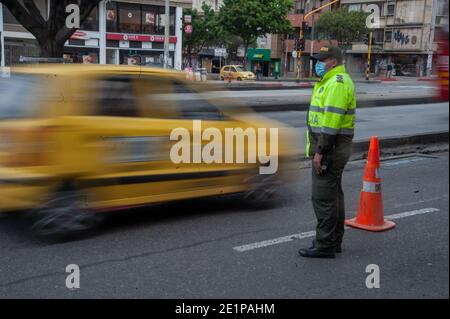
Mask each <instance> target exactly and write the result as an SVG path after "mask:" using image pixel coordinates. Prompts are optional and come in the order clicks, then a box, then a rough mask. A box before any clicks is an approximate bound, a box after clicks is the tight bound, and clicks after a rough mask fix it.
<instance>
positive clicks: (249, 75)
mask: <svg viewBox="0 0 450 319" xmlns="http://www.w3.org/2000/svg"><path fill="white" fill-rule="evenodd" d="M230 78H231V79H232V80H237V81H244V80H254V79H255V78H256V76H255V73H253V72H250V71H244V69H243V68H242V66H241V65H225V66H223V67H222V69H221V70H220V79H221V80H222V81H224V80H229V79H230Z"/></svg>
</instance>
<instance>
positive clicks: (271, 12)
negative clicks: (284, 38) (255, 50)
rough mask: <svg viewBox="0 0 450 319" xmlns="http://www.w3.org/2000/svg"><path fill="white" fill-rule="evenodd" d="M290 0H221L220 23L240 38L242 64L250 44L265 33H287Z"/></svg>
mask: <svg viewBox="0 0 450 319" xmlns="http://www.w3.org/2000/svg"><path fill="white" fill-rule="evenodd" d="M292 7H293V2H292V1H291V0H224V2H223V6H222V7H221V9H220V24H221V25H222V26H223V28H224V30H225V31H227V32H229V33H230V34H232V35H236V36H238V37H240V38H241V39H242V42H243V45H244V54H245V55H244V65H246V62H247V51H248V48H249V45H250V44H252V43H254V42H255V41H256V39H257V38H258V37H260V36H264V35H266V34H270V33H272V34H277V33H288V32H290V30H291V28H292V27H291V23H290V21H289V20H287V14H288V13H289V10H290V9H291V8H292Z"/></svg>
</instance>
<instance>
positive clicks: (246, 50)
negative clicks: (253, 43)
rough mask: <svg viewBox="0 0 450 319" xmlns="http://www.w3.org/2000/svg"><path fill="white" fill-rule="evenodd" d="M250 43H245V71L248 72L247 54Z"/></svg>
mask: <svg viewBox="0 0 450 319" xmlns="http://www.w3.org/2000/svg"><path fill="white" fill-rule="evenodd" d="M248 46H249V44H248V42H247V41H246V42H244V70H247V52H248Z"/></svg>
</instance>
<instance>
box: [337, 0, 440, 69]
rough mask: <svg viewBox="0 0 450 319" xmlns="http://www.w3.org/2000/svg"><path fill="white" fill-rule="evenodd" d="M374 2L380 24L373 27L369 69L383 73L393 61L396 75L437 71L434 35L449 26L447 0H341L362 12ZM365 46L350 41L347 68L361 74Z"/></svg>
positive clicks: (365, 58) (364, 60) (366, 48)
mask: <svg viewBox="0 0 450 319" xmlns="http://www.w3.org/2000/svg"><path fill="white" fill-rule="evenodd" d="M370 4H375V5H376V6H378V9H379V10H378V11H379V13H380V17H379V23H378V25H377V26H376V27H375V28H374V29H373V30H372V32H373V33H372V43H373V46H372V58H371V72H373V73H376V75H380V76H384V75H385V73H386V69H387V65H388V64H393V65H394V69H395V74H396V75H405V76H426V75H430V74H435V73H436V68H435V65H436V59H437V56H436V51H437V43H436V41H435V38H436V37H435V34H436V33H437V32H439V29H440V28H443V27H445V26H448V0H370V1H367V0H342V5H343V6H346V7H347V8H348V9H349V10H357V11H363V10H367V6H368V5H370ZM367 51H368V46H367V45H366V44H364V43H353V44H352V47H351V49H349V50H347V52H346V53H347V68H348V69H349V71H350V72H353V73H363V72H364V67H365V65H366V63H367V62H366V61H367Z"/></svg>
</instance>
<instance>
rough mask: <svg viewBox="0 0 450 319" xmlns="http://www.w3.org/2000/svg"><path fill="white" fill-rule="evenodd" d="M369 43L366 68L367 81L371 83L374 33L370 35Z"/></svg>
mask: <svg viewBox="0 0 450 319" xmlns="http://www.w3.org/2000/svg"><path fill="white" fill-rule="evenodd" d="M368 40H369V43H368V47H367V66H366V80H367V81H369V73H370V54H371V53H372V31H370V33H369V39H368Z"/></svg>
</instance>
